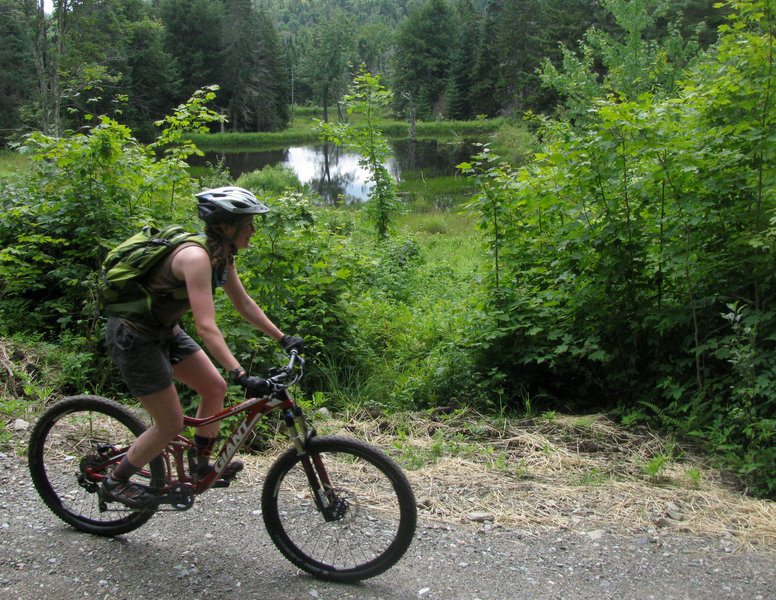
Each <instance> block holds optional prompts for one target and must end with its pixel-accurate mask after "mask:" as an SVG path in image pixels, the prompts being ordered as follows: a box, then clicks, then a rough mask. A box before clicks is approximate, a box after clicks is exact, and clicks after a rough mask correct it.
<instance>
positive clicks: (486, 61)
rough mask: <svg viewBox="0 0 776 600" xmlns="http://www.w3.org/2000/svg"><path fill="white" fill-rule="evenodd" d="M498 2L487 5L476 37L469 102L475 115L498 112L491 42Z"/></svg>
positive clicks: (495, 66) (494, 65)
mask: <svg viewBox="0 0 776 600" xmlns="http://www.w3.org/2000/svg"><path fill="white" fill-rule="evenodd" d="M499 4H500V3H499V2H497V1H496V0H493V1H491V2H489V3H488V6H487V8H486V11H485V17H484V18H483V19H482V21H481V23H480V28H479V32H478V36H477V51H476V53H475V61H474V73H473V76H472V80H473V82H472V86H471V90H470V92H469V102H470V104H471V107H472V111H473V112H474V114H475V115H485V116H487V117H495V116H496V114H497V113H498V111H499V106H498V104H497V102H496V82H497V79H498V68H497V57H496V54H495V47H494V45H493V43H492V40H493V39H494V38H495V29H496V23H497V21H498V17H499V14H500V10H499Z"/></svg>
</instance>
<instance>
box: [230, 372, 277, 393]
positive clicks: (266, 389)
mask: <svg viewBox="0 0 776 600" xmlns="http://www.w3.org/2000/svg"><path fill="white" fill-rule="evenodd" d="M229 379H230V380H231V382H232V383H236V384H237V385H241V386H242V387H244V388H245V395H246V396H249V397H251V398H258V397H260V396H266V395H267V394H269V393H270V392H271V391H272V384H270V382H269V381H267V380H266V379H262V378H261V377H254V376H253V375H248V373H246V372H245V371H243V370H242V369H234V370H233V371H229Z"/></svg>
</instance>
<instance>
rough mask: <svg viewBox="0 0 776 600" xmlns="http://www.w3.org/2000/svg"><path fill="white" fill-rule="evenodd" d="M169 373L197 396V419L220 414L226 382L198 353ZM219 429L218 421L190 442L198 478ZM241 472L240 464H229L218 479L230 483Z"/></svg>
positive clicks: (207, 462) (199, 430) (206, 467)
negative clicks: (194, 449) (195, 460)
mask: <svg viewBox="0 0 776 600" xmlns="http://www.w3.org/2000/svg"><path fill="white" fill-rule="evenodd" d="M173 373H174V374H175V378H176V379H178V380H179V381H181V382H183V383H185V384H186V385H188V386H189V387H191V388H193V389H194V390H195V391H196V392H197V393H198V394H199V395H200V398H201V400H200V403H199V407H198V408H197V417H198V418H200V419H202V418H205V417H209V416H210V415H214V414H216V413H218V412H220V411H222V410H223V408H224V397H225V396H226V382H225V381H224V378H223V377H221V374H220V373H219V372H218V369H217V368H216V367H215V365H214V364H213V363H212V362H211V361H210V359H209V358H208V356H207V355H206V354H205V353H204V352H203V351H202V350H199V351H197V352H195V353H193V354H190V355H189V356H187V357H186V358H184V359H183V360H180V361H179V362H177V363H176V364H175V365H174V366H173ZM219 426H220V421H217V422H215V423H211V424H209V425H205V426H203V427H197V429H196V432H195V433H196V435H195V436H194V440H195V442H196V444H197V472H198V474H199V475H200V476H204V474H205V473H207V471H208V470H209V469H210V466H211V465H210V458H211V454H212V451H213V444H214V442H215V438H216V436H217V435H218V429H219ZM242 469H243V463H242V462H241V461H239V460H236V461H232V462H230V463H229V465H227V467H226V470H225V471H224V472H223V474H222V476H223V477H224V478H226V479H230V478H232V477H234V476H235V475H236V474H237V473H239V472H240V471H241V470H242Z"/></svg>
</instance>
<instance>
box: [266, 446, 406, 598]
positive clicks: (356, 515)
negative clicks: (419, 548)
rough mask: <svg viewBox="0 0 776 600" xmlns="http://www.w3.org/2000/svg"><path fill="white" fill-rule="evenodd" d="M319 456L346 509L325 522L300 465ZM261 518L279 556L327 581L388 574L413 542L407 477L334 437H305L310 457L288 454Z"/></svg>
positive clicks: (272, 479) (270, 477) (370, 450)
mask: <svg viewBox="0 0 776 600" xmlns="http://www.w3.org/2000/svg"><path fill="white" fill-rule="evenodd" d="M315 455H317V456H319V457H321V458H322V460H323V464H324V465H325V469H326V472H327V474H328V477H329V480H330V481H331V485H332V487H333V489H334V491H335V493H336V494H337V497H338V498H339V499H340V502H341V503H342V506H343V507H345V509H344V510H343V514H341V515H339V516H338V517H335V518H334V519H333V520H330V521H328V522H327V521H326V520H324V517H323V516H322V514H321V511H320V510H319V509H318V508H317V506H316V503H315V501H314V498H313V493H312V491H311V488H310V485H309V483H308V480H307V476H306V474H305V471H304V469H303V465H302V461H303V460H304V459H305V457H313V456H315ZM261 500H262V515H263V518H264V524H265V526H266V528H267V532H268V534H269V536H270V538H271V539H272V542H273V543H274V544H275V546H276V547H277V548H278V549H279V550H280V552H281V553H282V554H283V555H284V556H285V557H286V558H287V559H288V560H290V561H291V562H292V563H293V564H294V565H296V566H297V567H299V568H300V569H302V570H304V571H306V572H308V573H310V574H312V575H314V576H316V577H318V578H320V579H325V580H328V581H336V582H341V583H354V582H357V581H361V580H363V579H368V578H370V577H374V576H376V575H379V574H381V573H383V572H385V571H387V570H388V569H390V568H391V567H392V566H393V565H394V564H396V562H398V560H399V559H400V558H401V557H402V556H403V555H404V553H405V552H406V551H407V549H408V548H409V546H410V543H411V542H412V538H413V536H414V534H415V527H416V524H417V506H416V503H415V495H414V494H413V492H412V487H411V486H410V483H409V481H408V480H407V476H406V475H405V474H404V472H403V471H402V470H401V468H400V467H399V466H398V465H397V464H396V463H395V462H394V461H393V460H391V459H390V458H389V457H388V456H387V455H386V454H385V453H384V452H383V451H381V450H379V449H377V448H375V447H373V446H370V445H369V444H366V443H364V442H362V441H360V440H355V439H351V438H345V437H339V436H321V437H314V438H312V439H310V440H309V441H308V443H307V453H306V454H305V455H303V456H300V455H299V453H298V452H297V450H296V448H291V449H289V450H288V451H286V452H285V453H284V454H283V455H282V456H281V457H280V458H278V460H277V461H275V463H274V464H273V465H272V467H271V468H270V470H269V472H268V473H267V478H266V480H265V482H264V488H263V490H262V499H261Z"/></svg>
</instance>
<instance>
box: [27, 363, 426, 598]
mask: <svg viewBox="0 0 776 600" xmlns="http://www.w3.org/2000/svg"><path fill="white" fill-rule="evenodd" d="M303 365H304V359H303V357H301V356H299V355H298V354H297V353H296V352H292V353H291V355H290V359H289V361H288V364H287V365H285V366H284V367H280V368H277V367H276V368H273V369H271V370H270V373H269V376H268V377H267V380H268V381H269V383H270V385H271V392H270V393H269V394H268V395H266V396H264V397H262V398H259V397H257V398H249V399H246V400H245V401H242V402H240V403H238V404H235V405H234V406H231V407H229V408H226V409H225V410H223V411H222V412H220V413H218V414H216V415H213V416H210V417H208V418H204V419H197V418H193V417H188V416H186V417H184V424H185V425H187V426H191V427H198V426H201V425H207V424H209V423H213V422H216V421H221V420H223V419H226V418H227V417H231V416H234V415H238V414H240V413H245V417H244V419H243V420H242V422H240V423H239V424H238V425H237V426H236V427H235V428H234V430H233V431H232V432H231V434H230V435H229V436H228V437H226V439H225V442H224V443H223V445H222V447H221V449H220V451H219V453H218V455H217V457H216V458H215V462H214V463H213V466H212V467H211V469H210V470H209V472H208V473H207V474H206V475H204V476H202V477H197V476H196V457H195V455H196V448H195V445H194V443H193V442H192V441H191V440H189V439H187V438H186V437H184V436H182V435H180V436H178V437H177V438H176V439H174V440H173V441H172V442H171V443H170V444H169V445H168V447H167V448H166V449H165V451H164V452H162V453H161V454H160V455H159V456H157V457H156V458H155V459H153V460H152V461H151V462H150V464H149V465H147V466H146V467H145V468H144V469H142V470H141V471H139V472H138V473H137V474H136V475H135V476H134V477H133V480H135V481H138V482H139V483H143V484H144V485H146V486H148V487H150V488H152V489H153V491H154V493H155V494H156V496H157V500H158V501H159V505H158V506H154V507H153V508H148V509H143V510H133V509H130V508H128V507H126V506H124V505H122V504H119V503H112V504H109V503H107V502H106V501H105V500H104V499H103V498H102V495H101V493H100V484H101V482H102V480H103V479H104V478H105V477H106V476H107V475H108V473H109V472H110V471H111V470H112V468H113V467H114V465H116V464H117V463H118V462H119V461H120V460H121V458H122V457H123V456H124V455H125V454H126V451H127V449H128V448H129V446H130V445H131V443H132V441H133V440H134V439H135V438H136V437H137V436H138V435H140V434H141V433H142V432H143V431H144V430H145V428H146V425H145V423H144V422H143V421H142V420H141V419H140V418H139V417H138V416H137V415H136V414H135V413H134V412H132V411H130V410H129V409H128V408H126V407H125V406H123V405H121V404H118V403H117V402H115V401H113V400H109V399H107V398H102V397H98V396H86V395H83V396H72V397H69V398H65V399H63V400H60V401H59V402H57V403H56V404H54V405H52V406H51V407H50V408H48V409H47V410H46V411H45V412H44V413H43V414H42V415H41V417H40V418H39V420H38V421H37V423H36V424H35V426H34V428H33V430H32V432H31V435H30V442H29V454H28V462H29V468H30V474H31V476H32V481H33V483H34V485H35V488H36V489H37V491H38V493H39V494H40V496H41V498H42V499H43V501H44V502H45V504H46V505H47V506H48V507H49V508H50V509H51V510H52V511H53V512H54V514H56V515H57V516H58V517H59V518H60V519H62V520H63V521H64V522H66V523H68V524H69V525H71V526H72V527H75V528H76V529H79V530H81V531H85V532H88V533H92V534H97V535H104V536H115V535H120V534H123V533H127V532H129V531H133V530H135V529H137V528H138V527H140V526H141V525H143V524H144V523H146V522H147V521H148V520H149V519H150V518H151V517H152V516H153V515H154V514H155V513H156V512H157V511H162V510H168V511H175V510H178V511H182V510H188V509H189V508H191V507H192V506H193V504H194V500H195V497H196V496H197V495H199V494H202V493H204V492H206V491H207V490H209V489H211V488H215V487H226V486H228V485H229V484H230V483H231V480H229V479H222V474H223V472H224V469H225V468H226V466H227V465H228V464H229V461H230V460H231V459H232V458H233V457H234V455H235V454H236V453H237V452H238V450H239V449H240V448H241V447H242V446H243V445H244V443H245V442H246V439H247V438H248V436H249V433H250V432H251V431H252V430H253V429H254V428H255V427H256V425H257V424H258V423H259V421H260V420H261V419H262V418H263V417H265V416H267V415H269V413H271V412H273V411H275V410H279V411H281V423H282V425H283V427H284V429H285V433H286V434H287V435H288V437H289V438H290V439H291V441H292V442H293V445H292V447H291V448H289V449H288V450H286V451H285V452H283V453H282V454H281V456H280V457H279V458H277V459H276V460H275V462H274V463H273V464H272V465H271V467H270V468H269V470H268V471H267V474H266V478H265V480H264V484H263V488H262V492H261V513H262V516H263V520H264V525H265V527H266V530H267V532H268V534H269V536H270V538H271V539H272V541H273V543H274V544H275V546H276V547H277V548H278V550H280V552H281V553H282V554H283V556H285V557H286V558H287V559H288V560H290V561H291V562H292V563H293V564H294V565H296V566H297V567H298V568H300V569H302V570H304V571H306V572H308V573H310V574H312V575H314V576H316V577H318V578H321V579H325V580H329V581H337V582H343V583H353V582H357V581H360V580H363V579H367V578H370V577H374V576H376V575H379V574H381V573H383V572H385V571H386V570H388V569H389V568H391V567H392V566H393V565H394V564H396V562H398V560H399V559H400V558H401V557H402V556H403V555H404V553H405V552H406V550H407V548H408V547H409V545H410V543H411V542H412V538H413V536H414V533H415V527H416V523H417V506H416V503H415V496H414V494H413V491H412V487H411V486H410V483H409V481H408V479H407V477H406V475H405V474H404V472H403V471H402V469H401V468H400V467H399V466H398V465H397V464H396V463H395V462H394V461H393V460H392V459H391V458H389V457H388V455H387V454H385V453H384V452H383V451H382V450H380V449H378V448H376V447H374V446H371V445H369V444H367V443H365V442H363V441H361V440H357V439H353V438H348V437H341V436H318V435H317V433H316V431H315V429H314V428H313V427H311V426H310V425H309V424H308V422H307V420H306V419H305V417H304V414H303V412H302V409H301V408H300V406H299V405H298V404H297V403H296V402H295V401H294V400H293V399H292V397H291V395H290V394H289V392H288V388H289V387H291V386H292V385H294V384H296V383H298V382H299V380H300V379H301V378H302V375H303ZM187 467H188V468H187ZM163 507H164V508H163Z"/></svg>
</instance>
